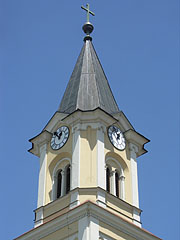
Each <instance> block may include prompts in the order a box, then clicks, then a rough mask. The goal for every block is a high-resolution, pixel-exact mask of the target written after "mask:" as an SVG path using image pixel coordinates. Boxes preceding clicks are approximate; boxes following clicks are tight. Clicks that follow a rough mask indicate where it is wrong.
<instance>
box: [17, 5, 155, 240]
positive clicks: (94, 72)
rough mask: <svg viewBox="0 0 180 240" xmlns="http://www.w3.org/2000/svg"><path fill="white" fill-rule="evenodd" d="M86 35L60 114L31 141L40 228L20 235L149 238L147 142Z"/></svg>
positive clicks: (25, 238) (88, 27)
mask: <svg viewBox="0 0 180 240" xmlns="http://www.w3.org/2000/svg"><path fill="white" fill-rule="evenodd" d="M82 8H83V9H85V10H86V11H87V22H86V23H85V24H84V26H83V30H84V32H85V33H86V36H85V38H84V46H83V48H82V50H81V53H80V55H79V58H78V60H77V63H76V65H75V68H74V71H73V73H72V76H71V78H70V80H69V83H68V86H67V88H66V91H65V93H64V96H63V98H62V101H61V104H60V107H59V109H58V111H57V112H56V113H55V114H54V115H53V117H52V118H51V119H50V121H49V122H48V124H47V125H46V126H45V128H44V129H43V131H42V132H41V133H40V134H38V135H37V136H35V137H34V138H32V139H30V142H31V143H32V148H31V149H30V150H29V151H30V152H31V153H33V154H35V155H36V156H37V157H39V165H40V168H39V184H38V201H37V209H36V210H35V228H34V229H33V230H31V231H29V232H27V233H26V234H24V235H22V236H20V237H18V238H17V239H18V240H32V239H37V240H38V239H41V240H52V239H63V240H98V239H104V240H106V239H127V240H130V239H147V240H158V238H157V237H155V236H154V235H152V234H151V233H149V232H147V231H145V230H144V229H142V228H141V219H140V215H141V211H142V210H141V209H140V208H139V194H138V174H137V157H139V156H141V155H142V154H144V153H146V150H145V149H144V145H145V144H146V143H148V141H149V140H148V139H147V138H145V137H144V136H142V135H141V134H139V133H138V132H136V131H135V130H134V128H133V127H132V125H131V124H130V122H129V121H128V120H127V118H126V117H125V115H124V114H123V113H122V112H121V111H119V108H118V106H117V104H116V101H115V99H114V96H113V94H112V91H111V89H110V86H109V83H108V81H107V78H106V76H105V74H104V71H103V68H102V66H101V64H100V62H99V59H98V57H97V54H96V52H95V50H94V47H93V45H92V38H91V36H90V34H91V32H92V31H93V25H92V24H91V23H90V22H89V14H94V13H92V12H91V11H90V10H89V5H87V8H84V7H82Z"/></svg>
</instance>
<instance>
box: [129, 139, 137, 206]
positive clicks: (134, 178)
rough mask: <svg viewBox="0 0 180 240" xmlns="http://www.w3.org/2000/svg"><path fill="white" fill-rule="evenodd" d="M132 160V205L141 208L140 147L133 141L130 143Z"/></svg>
mask: <svg viewBox="0 0 180 240" xmlns="http://www.w3.org/2000/svg"><path fill="white" fill-rule="evenodd" d="M129 149H130V162H131V183H132V205H133V206H135V207H137V208H139V193H138V176H137V161H136V153H137V152H138V147H137V146H136V145H134V144H132V143H130V144H129Z"/></svg>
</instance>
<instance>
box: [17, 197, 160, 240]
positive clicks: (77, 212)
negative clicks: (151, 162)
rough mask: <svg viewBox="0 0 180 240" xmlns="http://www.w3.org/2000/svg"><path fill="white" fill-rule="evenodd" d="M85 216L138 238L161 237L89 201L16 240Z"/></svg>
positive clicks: (44, 233) (48, 231)
mask: <svg viewBox="0 0 180 240" xmlns="http://www.w3.org/2000/svg"><path fill="white" fill-rule="evenodd" d="M84 216H93V217H94V218H96V219H98V220H99V221H101V222H104V223H105V224H107V225H109V226H111V227H113V228H114V229H116V230H119V231H121V232H123V233H125V234H127V235H129V236H131V237H133V238H135V239H137V240H158V239H160V238H158V237H156V236H154V235H152V234H151V233H149V232H147V231H146V230H144V229H142V228H140V227H137V226H136V225H135V224H133V223H130V222H128V221H126V220H124V219H123V218H121V217H119V216H117V215H115V214H113V213H111V212H110V211H108V210H107V209H104V208H102V207H100V206H97V205H96V204H94V203H92V202H90V201H88V202H85V203H84V204H82V205H79V206H78V207H75V208H73V209H72V210H70V211H68V212H67V213H65V214H62V215H61V216H59V217H56V218H54V219H52V220H51V221H49V222H47V223H45V224H42V225H40V226H39V227H37V228H34V229H33V230H31V231H29V232H27V233H25V234H24V235H22V236H20V237H18V238H16V239H15V240H38V239H41V238H43V237H46V236H48V235H49V234H52V233H53V232H55V231H57V230H60V229H62V228H63V227H65V226H67V224H71V223H73V222H76V221H78V220H79V219H81V218H83V217H84Z"/></svg>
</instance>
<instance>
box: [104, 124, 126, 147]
mask: <svg viewBox="0 0 180 240" xmlns="http://www.w3.org/2000/svg"><path fill="white" fill-rule="evenodd" d="M108 136H109V140H110V142H111V143H112V145H113V146H114V147H115V148H117V149H118V150H124V149H125V147H126V140H125V137H124V135H123V133H122V132H121V130H120V129H119V128H118V127H116V126H114V125H112V126H110V127H109V128H108Z"/></svg>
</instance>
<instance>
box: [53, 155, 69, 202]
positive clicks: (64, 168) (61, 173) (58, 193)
mask: <svg viewBox="0 0 180 240" xmlns="http://www.w3.org/2000/svg"><path fill="white" fill-rule="evenodd" d="M70 163H71V160H70V159H68V158H63V159H61V160H59V161H58V163H57V164H56V166H55V167H54V170H53V173H52V195H51V199H52V200H56V199H58V198H60V197H63V196H64V195H65V194H67V193H69V191H70V189H71V186H70V185H71V164H70Z"/></svg>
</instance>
